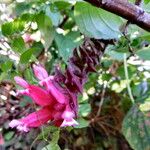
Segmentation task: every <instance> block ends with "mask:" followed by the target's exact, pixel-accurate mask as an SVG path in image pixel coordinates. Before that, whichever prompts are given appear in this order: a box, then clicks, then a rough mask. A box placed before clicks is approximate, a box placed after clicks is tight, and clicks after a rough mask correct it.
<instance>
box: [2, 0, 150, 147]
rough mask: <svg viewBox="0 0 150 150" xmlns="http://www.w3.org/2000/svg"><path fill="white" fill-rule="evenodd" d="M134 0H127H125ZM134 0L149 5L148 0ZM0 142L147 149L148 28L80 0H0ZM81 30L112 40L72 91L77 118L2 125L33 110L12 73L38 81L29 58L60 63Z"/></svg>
mask: <svg viewBox="0 0 150 150" xmlns="http://www.w3.org/2000/svg"><path fill="white" fill-rule="evenodd" d="M131 2H134V1H131ZM141 7H142V8H143V9H144V10H145V11H147V12H149V10H150V3H149V0H145V1H144V2H143V3H142V4H141ZM0 15H1V16H0V145H1V147H0V148H2V149H7V150H29V149H33V150H34V149H36V150H41V149H42V150H58V149H66V150H67V149H71V150H76V149H77V150H78V149H79V150H132V149H134V150H150V90H149V89H150V46H149V44H150V34H149V33H148V32H146V31H144V30H142V29H141V28H139V27H137V26H136V25H132V24H129V25H128V26H127V27H126V22H127V21H126V20H124V19H122V18H120V17H118V16H116V15H114V14H111V13H109V12H106V11H104V10H102V9H98V8H96V7H93V6H91V5H90V4H88V3H85V2H82V1H81V0H78V1H77V0H70V1H69V0H50V1H48V0H26V1H25V0H0ZM86 38H93V39H100V40H106V41H111V44H110V45H108V46H107V48H106V50H105V52H104V56H103V58H102V59H101V62H100V63H99V65H98V66H97V72H96V73H92V74H90V75H89V79H88V82H87V84H86V85H85V88H84V92H83V95H80V96H79V99H78V100H79V117H78V121H79V123H80V125H79V126H77V127H75V128H71V127H70V128H66V129H60V130H59V129H57V128H55V127H52V126H48V125H45V126H43V127H42V128H41V129H33V130H32V131H31V132H30V133H27V134H25V133H19V132H17V131H16V130H12V129H10V128H9V127H8V123H9V122H10V120H12V119H13V118H21V117H22V116H24V115H26V114H28V113H29V112H31V111H33V110H34V109H35V108H34V106H33V104H32V101H31V100H30V99H29V98H28V97H25V96H24V97H16V95H15V92H16V88H19V87H17V86H16V85H15V83H14V79H13V78H14V76H16V75H19V76H22V77H24V78H25V79H27V80H28V81H30V83H37V81H36V79H35V78H34V76H33V72H32V64H33V63H34V62H40V63H41V64H44V65H45V66H46V69H47V70H48V72H49V73H51V74H53V73H54V66H55V65H56V64H60V66H61V68H62V69H65V66H66V65H67V63H68V59H69V57H70V56H72V51H73V49H74V48H75V47H78V46H79V45H81V44H82V43H83V41H84V40H85V39H86Z"/></svg>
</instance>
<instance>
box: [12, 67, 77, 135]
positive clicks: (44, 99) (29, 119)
mask: <svg viewBox="0 0 150 150" xmlns="http://www.w3.org/2000/svg"><path fill="white" fill-rule="evenodd" d="M33 70H34V73H35V76H36V77H37V78H38V79H39V80H40V81H39V84H40V85H41V86H44V87H43V88H42V87H40V86H37V85H31V84H29V83H28V82H27V81H25V80H24V79H22V78H21V77H15V78H14V79H15V81H16V83H17V84H19V85H20V86H21V87H23V88H24V90H20V91H18V94H19V95H26V96H29V97H31V98H32V100H33V101H34V102H35V103H36V104H37V105H39V106H41V109H40V110H38V111H36V112H33V113H31V114H29V115H28V116H26V117H24V118H22V119H19V120H16V119H14V120H12V121H11V122H10V124H9V126H10V127H11V128H14V127H16V128H17V129H18V130H19V131H25V132H28V131H29V130H30V128H33V127H40V126H41V125H43V124H45V123H47V122H48V121H52V122H54V125H56V126H60V127H66V126H75V125H78V123H77V122H76V121H75V120H74V118H75V116H76V112H75V111H76V110H74V109H72V108H71V105H70V103H71V101H72V99H71V98H72V97H71V96H70V94H69V93H68V92H67V90H65V89H64V88H63V87H62V86H61V85H59V83H58V82H56V81H55V78H54V76H48V73H47V71H46V70H45V69H44V68H43V67H42V66H41V65H34V66H33Z"/></svg>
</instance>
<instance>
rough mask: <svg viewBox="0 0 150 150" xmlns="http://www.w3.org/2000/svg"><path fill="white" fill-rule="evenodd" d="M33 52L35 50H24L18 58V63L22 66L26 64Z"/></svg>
mask: <svg viewBox="0 0 150 150" xmlns="http://www.w3.org/2000/svg"><path fill="white" fill-rule="evenodd" d="M34 50H35V49H32V48H30V49H28V50H26V51H25V52H24V53H22V54H21V56H20V63H22V64H26V63H28V62H29V60H30V58H31V56H32V54H33V52H34Z"/></svg>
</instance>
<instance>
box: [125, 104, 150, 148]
mask: <svg viewBox="0 0 150 150" xmlns="http://www.w3.org/2000/svg"><path fill="white" fill-rule="evenodd" d="M147 104H149V102H148V103H145V104H141V105H140V106H137V105H134V106H133V107H132V108H131V109H130V110H129V112H128V114H127V115H126V117H125V119H124V121H123V129H122V131H123V134H124V135H125V137H126V139H127V140H128V142H129V143H130V145H131V146H132V148H133V149H135V150H141V149H143V150H149V149H150V143H149V141H150V118H149V105H147Z"/></svg>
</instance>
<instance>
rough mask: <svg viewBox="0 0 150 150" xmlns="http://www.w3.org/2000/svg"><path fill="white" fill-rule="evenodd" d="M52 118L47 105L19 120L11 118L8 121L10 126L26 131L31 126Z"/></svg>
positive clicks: (41, 123)
mask: <svg viewBox="0 0 150 150" xmlns="http://www.w3.org/2000/svg"><path fill="white" fill-rule="evenodd" d="M51 119H52V115H51V110H50V109H49V108H47V107H45V108H43V109H41V110H39V111H36V112H34V113H31V114H29V115H28V116H27V117H25V118H23V119H20V120H12V121H11V122H10V123H9V126H10V127H11V128H14V127H16V128H17V129H18V130H19V131H24V132H28V131H29V128H31V127H39V126H41V125H43V124H44V123H47V121H48V120H51Z"/></svg>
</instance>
